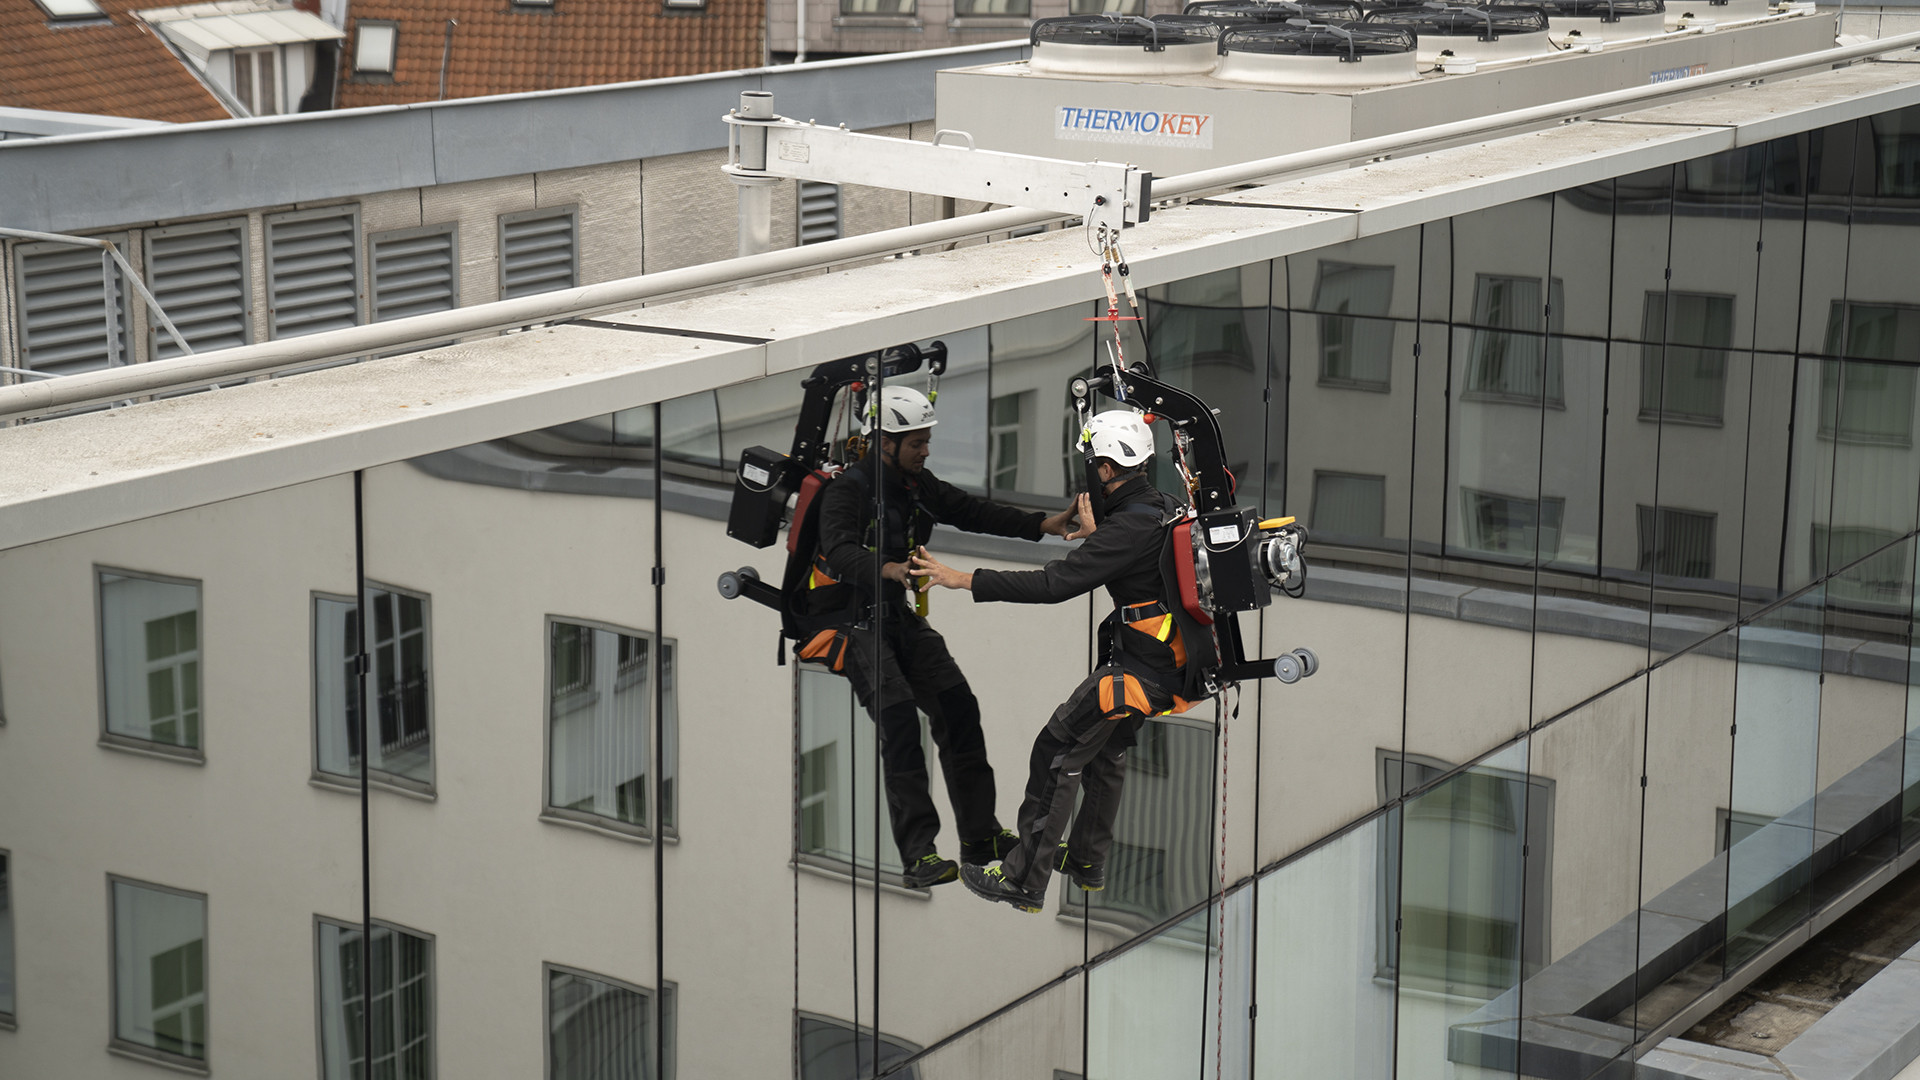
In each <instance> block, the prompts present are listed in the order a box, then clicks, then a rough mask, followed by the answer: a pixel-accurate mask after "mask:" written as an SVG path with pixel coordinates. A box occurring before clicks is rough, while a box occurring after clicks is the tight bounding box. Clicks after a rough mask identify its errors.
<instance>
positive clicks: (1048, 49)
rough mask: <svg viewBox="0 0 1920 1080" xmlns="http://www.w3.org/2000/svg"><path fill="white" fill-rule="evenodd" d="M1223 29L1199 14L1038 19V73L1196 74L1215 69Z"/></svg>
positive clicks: (1034, 42)
mask: <svg viewBox="0 0 1920 1080" xmlns="http://www.w3.org/2000/svg"><path fill="white" fill-rule="evenodd" d="M1219 38H1220V28H1219V26H1218V25H1217V24H1215V23H1214V21H1213V20H1212V19H1209V18H1206V17H1204V16H1199V15H1156V16H1154V17H1153V18H1151V19H1146V18H1142V17H1140V16H1138V15H1110V14H1102V15H1069V16H1066V17H1065V18H1059V19H1039V20H1037V21H1035V22H1034V24H1033V32H1032V34H1031V35H1030V38H1029V40H1030V41H1031V43H1032V45H1033V59H1032V60H1031V61H1030V62H1029V67H1030V68H1031V70H1033V71H1038V72H1048V73H1053V74H1074V75H1197V74H1204V73H1205V72H1208V71H1212V70H1213V64H1214V59H1215V56H1216V48H1217V44H1218V42H1219Z"/></svg>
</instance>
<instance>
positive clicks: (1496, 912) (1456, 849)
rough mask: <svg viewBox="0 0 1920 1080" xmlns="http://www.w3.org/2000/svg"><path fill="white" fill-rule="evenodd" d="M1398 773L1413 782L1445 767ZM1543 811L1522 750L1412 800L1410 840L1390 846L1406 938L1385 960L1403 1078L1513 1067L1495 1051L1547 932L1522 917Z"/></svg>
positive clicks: (1416, 763)
mask: <svg viewBox="0 0 1920 1080" xmlns="http://www.w3.org/2000/svg"><path fill="white" fill-rule="evenodd" d="M1402 764H1403V766H1405V767H1406V771H1407V772H1408V773H1412V774H1414V775H1411V776H1408V777H1407V780H1408V781H1409V782H1410V783H1421V782H1425V781H1424V780H1423V779H1421V778H1420V776H1419V774H1420V773H1422V772H1424V771H1425V770H1426V769H1432V768H1438V767H1440V763H1437V762H1434V761H1433V760H1432V759H1411V758H1410V759H1407V760H1406V761H1404V762H1403V763H1402ZM1538 801H1539V800H1538V799H1537V798H1535V797H1534V796H1533V795H1532V793H1531V792H1530V785H1529V783H1528V779H1527V741H1526V740H1524V739H1523V740H1521V741H1519V742H1517V743H1514V744H1513V745H1511V746H1509V747H1507V748H1505V749H1503V750H1501V751H1499V752H1497V753H1495V754H1493V755H1491V756H1489V757H1488V758H1486V759H1484V760H1482V761H1481V762H1479V763H1477V764H1475V765H1473V766H1471V767H1469V768H1467V769H1465V770H1463V771H1460V772H1458V773H1455V774H1453V775H1452V776H1450V777H1448V778H1447V779H1444V780H1440V781H1439V782H1437V783H1435V784H1433V786H1432V787H1430V788H1429V789H1427V790H1425V791H1422V792H1421V793H1419V794H1417V795H1414V796H1412V797H1411V798H1409V799H1408V800H1407V801H1406V804H1405V808H1404V811H1403V815H1404V816H1403V818H1402V820H1401V832H1402V834H1403V835H1402V836H1400V837H1395V836H1389V837H1387V847H1388V850H1389V851H1392V850H1393V849H1395V848H1398V849H1399V852H1400V856H1399V861H1398V863H1397V864H1392V865H1393V866H1394V869H1393V871H1392V872H1393V873H1394V874H1395V875H1396V877H1395V878H1394V880H1395V881H1396V882H1397V884H1395V885H1390V887H1389V892H1390V893H1396V892H1397V894H1398V896H1399V898H1400V936H1399V938H1398V939H1397V941H1394V940H1393V939H1389V940H1390V941H1391V942H1392V944H1393V947H1392V948H1391V949H1390V950H1389V951H1388V955H1387V960H1388V963H1389V964H1390V965H1391V966H1392V969H1393V971H1394V972H1395V974H1396V976H1397V978H1398V982H1399V1012H1398V1017H1397V1019H1396V1021H1395V1027H1396V1029H1397V1031H1398V1033H1399V1049H1398V1065H1397V1069H1396V1075H1398V1076H1401V1077H1409V1078H1410V1077H1415V1076H1426V1075H1428V1074H1429V1072H1430V1071H1431V1070H1432V1069H1433V1067H1434V1064H1435V1063H1436V1062H1443V1061H1444V1062H1451V1063H1453V1065H1454V1066H1456V1067H1458V1066H1462V1065H1467V1066H1476V1067H1480V1068H1486V1069H1490V1070H1498V1069H1501V1068H1502V1066H1501V1062H1502V1061H1503V1060H1509V1061H1510V1058H1507V1056H1506V1055H1503V1054H1501V1053H1500V1052H1499V1048H1498V1043H1497V1041H1496V1040H1497V1038H1498V1033H1500V1032H1503V1031H1506V1032H1510V1031H1511V1024H1512V1021H1513V1020H1514V1019H1515V1018H1516V1017H1517V1015H1518V1002H1517V1000H1516V998H1517V995H1516V994H1514V993H1512V991H1514V990H1515V989H1516V988H1517V987H1518V986H1519V983H1520V977H1521V972H1522V970H1523V963H1524V960H1525V957H1526V956H1527V955H1530V954H1531V955H1538V954H1539V953H1538V952H1537V951H1536V948H1535V947H1530V946H1529V940H1530V938H1532V937H1534V936H1537V934H1538V933H1539V931H1540V930H1542V929H1544V927H1542V926H1541V924H1540V921H1538V920H1528V919H1527V918H1526V917H1525V912H1526V911H1527V907H1528V900H1527V890H1526V886H1525V881H1526V878H1527V862H1526V860H1525V859H1524V857H1523V855H1522V849H1523V847H1524V846H1525V845H1526V844H1527V843H1528V842H1529V829H1528V821H1529V810H1530V807H1531V805H1533V804H1537V803H1538ZM1535 895H1538V891H1537V890H1536V893H1535ZM1508 1038H1511V1035H1510V1034H1509V1035H1508ZM1505 1071H1507V1072H1508V1073H1509V1074H1511V1071H1512V1067H1511V1065H1510V1064H1509V1065H1507V1066H1505Z"/></svg>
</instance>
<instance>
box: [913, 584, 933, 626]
mask: <svg viewBox="0 0 1920 1080" xmlns="http://www.w3.org/2000/svg"><path fill="white" fill-rule="evenodd" d="M926 583H927V579H926V578H923V577H920V578H914V579H913V587H914V590H915V592H914V594H913V613H914V614H915V615H918V616H920V617H921V618H923V619H924V618H926V617H927V601H928V600H929V599H931V596H929V594H927V593H923V592H920V591H918V590H919V589H920V587H921V586H923V585H925V584H926Z"/></svg>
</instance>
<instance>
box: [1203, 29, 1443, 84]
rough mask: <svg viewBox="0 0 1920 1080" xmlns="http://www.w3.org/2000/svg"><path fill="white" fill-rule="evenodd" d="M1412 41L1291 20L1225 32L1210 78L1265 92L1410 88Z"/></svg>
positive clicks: (1407, 34)
mask: <svg viewBox="0 0 1920 1080" xmlns="http://www.w3.org/2000/svg"><path fill="white" fill-rule="evenodd" d="M1414 45H1415V41H1414V36H1413V33H1412V32H1411V31H1409V30H1404V29H1401V28H1399V27H1393V26H1366V25H1361V24H1348V25H1344V26H1329V25H1326V24H1316V23H1310V22H1307V21H1306V20H1304V19H1302V20H1296V21H1294V22H1289V23H1281V24H1278V25H1268V26H1244V27H1233V28H1229V29H1228V30H1226V31H1225V32H1223V33H1222V34H1221V35H1220V66H1219V68H1218V69H1217V70H1215V72H1214V76H1215V77H1216V78H1219V79H1224V80H1227V81H1230V82H1240V83H1258V84H1263V85H1268V86H1380V85H1384V84H1387V83H1399V82H1411V81H1412V80H1413V78H1414V75H1415V68H1414Z"/></svg>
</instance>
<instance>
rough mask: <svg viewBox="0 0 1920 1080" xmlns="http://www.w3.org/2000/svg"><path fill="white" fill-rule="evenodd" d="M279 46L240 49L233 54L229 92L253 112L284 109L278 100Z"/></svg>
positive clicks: (273, 113)
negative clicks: (231, 79) (231, 82)
mask: <svg viewBox="0 0 1920 1080" xmlns="http://www.w3.org/2000/svg"><path fill="white" fill-rule="evenodd" d="M279 55H280V50H279V49H277V48H274V49H244V50H238V49H237V50H235V51H234V54H233V96H234V100H236V101H238V102H239V103H240V104H241V106H242V107H243V108H245V109H246V110H247V112H248V113H250V114H252V115H254V116H276V115H278V114H280V113H283V112H285V111H286V109H285V107H284V106H283V105H282V104H281V101H280V73H279V63H278V58H279Z"/></svg>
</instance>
